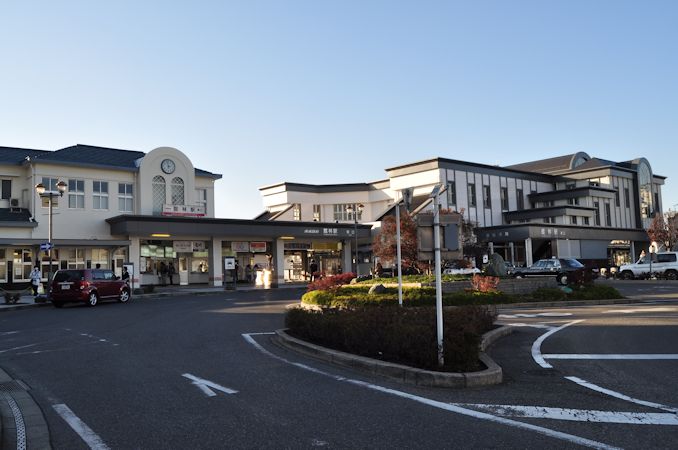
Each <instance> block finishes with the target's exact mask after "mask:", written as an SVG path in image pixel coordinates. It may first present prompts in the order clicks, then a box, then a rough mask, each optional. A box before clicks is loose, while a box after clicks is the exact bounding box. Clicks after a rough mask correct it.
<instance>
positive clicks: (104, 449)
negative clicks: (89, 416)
mask: <svg viewBox="0 0 678 450" xmlns="http://www.w3.org/2000/svg"><path fill="white" fill-rule="evenodd" d="M52 408H54V410H55V411H56V412H57V413H58V414H59V415H60V416H61V418H62V419H64V420H65V421H66V423H67V424H68V425H69V426H70V427H71V428H73V431H75V432H76V433H78V436H80V438H81V439H82V440H83V441H84V442H85V444H87V446H88V447H89V448H91V449H92V450H110V447H108V446H107V445H106V444H105V443H104V441H103V440H102V439H101V438H100V437H99V435H97V434H96V433H95V432H94V431H92V429H91V428H90V427H88V426H87V424H86V423H85V422H83V421H82V420H80V418H79V417H78V416H76V415H75V413H74V412H73V411H71V408H69V407H68V406H66V405H64V404H59V405H52Z"/></svg>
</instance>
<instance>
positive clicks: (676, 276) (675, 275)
mask: <svg viewBox="0 0 678 450" xmlns="http://www.w3.org/2000/svg"><path fill="white" fill-rule="evenodd" d="M665 276H666V279H667V280H678V272H676V271H675V270H667V271H666V274H665Z"/></svg>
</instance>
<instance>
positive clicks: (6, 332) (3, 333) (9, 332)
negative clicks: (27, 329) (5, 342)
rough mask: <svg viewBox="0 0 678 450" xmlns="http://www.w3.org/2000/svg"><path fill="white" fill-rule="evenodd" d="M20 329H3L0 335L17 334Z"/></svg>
mask: <svg viewBox="0 0 678 450" xmlns="http://www.w3.org/2000/svg"><path fill="white" fill-rule="evenodd" d="M17 333H18V331H3V332H2V333H0V336H7V335H8V334H17Z"/></svg>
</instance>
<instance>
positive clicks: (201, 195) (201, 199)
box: [195, 189, 207, 214]
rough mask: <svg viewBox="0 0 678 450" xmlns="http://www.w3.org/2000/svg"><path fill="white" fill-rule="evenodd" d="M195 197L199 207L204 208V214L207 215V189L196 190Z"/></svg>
mask: <svg viewBox="0 0 678 450" xmlns="http://www.w3.org/2000/svg"><path fill="white" fill-rule="evenodd" d="M195 196H196V199H197V200H196V203H197V205H198V206H202V208H203V212H204V213H205V214H207V189H196V190H195Z"/></svg>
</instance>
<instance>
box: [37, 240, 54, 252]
mask: <svg viewBox="0 0 678 450" xmlns="http://www.w3.org/2000/svg"><path fill="white" fill-rule="evenodd" d="M53 248H54V244H52V243H51V242H43V243H42V244H40V250H44V251H47V250H51V249H53Z"/></svg>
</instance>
